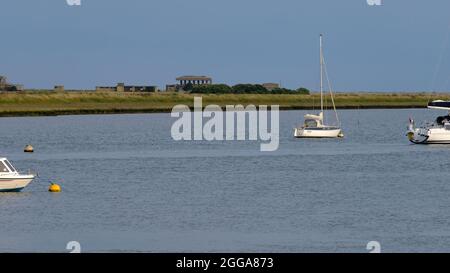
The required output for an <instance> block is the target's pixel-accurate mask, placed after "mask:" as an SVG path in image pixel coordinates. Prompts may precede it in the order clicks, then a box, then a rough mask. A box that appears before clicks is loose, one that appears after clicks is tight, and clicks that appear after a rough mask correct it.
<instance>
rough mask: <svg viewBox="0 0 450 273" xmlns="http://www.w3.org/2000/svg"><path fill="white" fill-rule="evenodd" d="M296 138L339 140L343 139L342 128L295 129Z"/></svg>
mask: <svg viewBox="0 0 450 273" xmlns="http://www.w3.org/2000/svg"><path fill="white" fill-rule="evenodd" d="M294 137H296V138H338V137H342V131H341V129H340V128H295V129H294Z"/></svg>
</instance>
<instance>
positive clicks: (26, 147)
mask: <svg viewBox="0 0 450 273" xmlns="http://www.w3.org/2000/svg"><path fill="white" fill-rule="evenodd" d="M23 151H24V152H25V153H32V152H34V148H33V146H31V145H27V146H25V149H24V150H23Z"/></svg>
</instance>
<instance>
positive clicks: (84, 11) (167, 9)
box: [0, 0, 450, 91]
mask: <svg viewBox="0 0 450 273" xmlns="http://www.w3.org/2000/svg"><path fill="white" fill-rule="evenodd" d="M0 10H1V14H2V15H1V16H0V31H1V34H2V42H1V46H0V48H1V55H0V56H1V57H0V74H3V75H6V76H8V78H9V79H10V80H11V81H12V82H17V83H23V84H25V86H26V87H29V88H52V87H53V86H54V85H57V84H63V85H66V87H67V88H86V89H89V88H94V87H95V86H96V85H114V84H115V83H117V82H126V83H129V84H148V85H159V86H164V85H165V84H166V83H173V82H175V78H176V77H177V76H180V75H184V74H199V75H209V76H212V77H213V78H214V81H215V82H221V83H228V84H235V83H262V82H281V83H282V84H283V86H285V87H289V88H296V87H299V86H305V87H308V88H311V89H313V90H316V89H317V87H318V79H319V76H318V35H319V33H324V35H325V57H326V60H327V62H328V69H329V72H330V76H331V80H332V82H333V85H334V88H335V89H336V90H339V91H362V90H365V91H421V90H431V89H435V90H450V45H449V44H447V47H446V49H445V50H443V48H444V44H445V43H444V42H445V40H446V37H447V35H448V33H449V30H450V15H449V12H448V11H449V10H450V1H448V0H433V1H425V0H421V1H419V0H384V1H383V6H380V7H371V6H369V5H367V3H366V0H344V1H337V0H151V1H148V0H82V6H80V7H70V6H68V5H67V4H66V0H39V1H36V0H2V3H1V6H0ZM441 57H442V58H441ZM438 64H440V65H438ZM437 67H439V69H436V68H437ZM435 71H437V73H436V72H435Z"/></svg>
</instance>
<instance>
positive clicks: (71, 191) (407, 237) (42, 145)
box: [0, 109, 450, 252]
mask: <svg viewBox="0 0 450 273" xmlns="http://www.w3.org/2000/svg"><path fill="white" fill-rule="evenodd" d="M304 113H305V111H285V112H281V113H280V148H279V150H278V151H276V152H273V153H262V152H260V151H259V147H260V143H259V142H248V141H234V142H203V141H200V142H175V141H173V140H172V138H171V135H170V128H171V125H172V123H173V121H174V119H172V118H170V114H136V115H96V116H59V117H20V118H0V139H1V145H0V155H2V156H7V157H8V158H9V159H10V160H11V161H12V162H13V163H14V164H15V166H16V167H17V168H18V169H21V170H28V169H32V170H36V171H38V172H39V178H38V179H36V180H35V181H34V182H33V183H32V184H31V185H30V186H29V187H27V188H26V189H25V190H24V191H23V192H22V193H4V194H0V231H1V232H0V251H1V252H4V251H7V252H55V251H56V252H67V250H66V244H67V242H69V241H78V242H80V244H81V247H82V251H86V252H111V251H113V252H206V251H208V252H311V251H314V252H367V250H366V245H367V243H368V242H369V241H378V242H380V244H381V246H382V251H383V252H400V251H402V252H403V251H406V252H421V251H427V252H441V251H447V252H448V251H450V179H449V178H450V173H449V171H450V146H447V145H439V146H431V145H430V146H418V145H412V144H409V143H408V141H407V139H406V137H405V130H406V125H407V121H408V118H409V117H410V116H413V117H416V119H417V120H420V119H424V120H433V118H434V116H437V115H439V114H442V113H440V112H439V111H437V112H436V111H431V110H410V109H407V110H406V109H405V110H360V111H358V110H346V111H341V112H340V114H341V119H342V123H343V128H344V132H345V134H346V137H345V139H342V140H298V139H294V138H293V137H292V128H293V127H294V126H295V125H296V124H297V123H299V122H300V121H301V120H302V116H303V114H304ZM28 143H30V144H32V145H33V146H34V147H35V153H34V154H24V153H23V152H22V150H23V147H24V146H25V145H26V144H28ZM49 181H52V182H58V183H59V184H61V186H62V188H63V191H62V192H61V193H59V194H52V193H49V192H47V189H48V186H49Z"/></svg>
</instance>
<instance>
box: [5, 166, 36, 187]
mask: <svg viewBox="0 0 450 273" xmlns="http://www.w3.org/2000/svg"><path fill="white" fill-rule="evenodd" d="M35 177H36V176H35V175H33V174H20V173H19V172H18V171H17V170H16V169H15V168H14V167H13V165H12V164H11V163H10V162H9V161H8V159H6V158H0V192H20V191H21V190H23V189H24V188H25V187H26V186H28V185H29V184H30V183H31V181H33V179H34V178H35Z"/></svg>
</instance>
